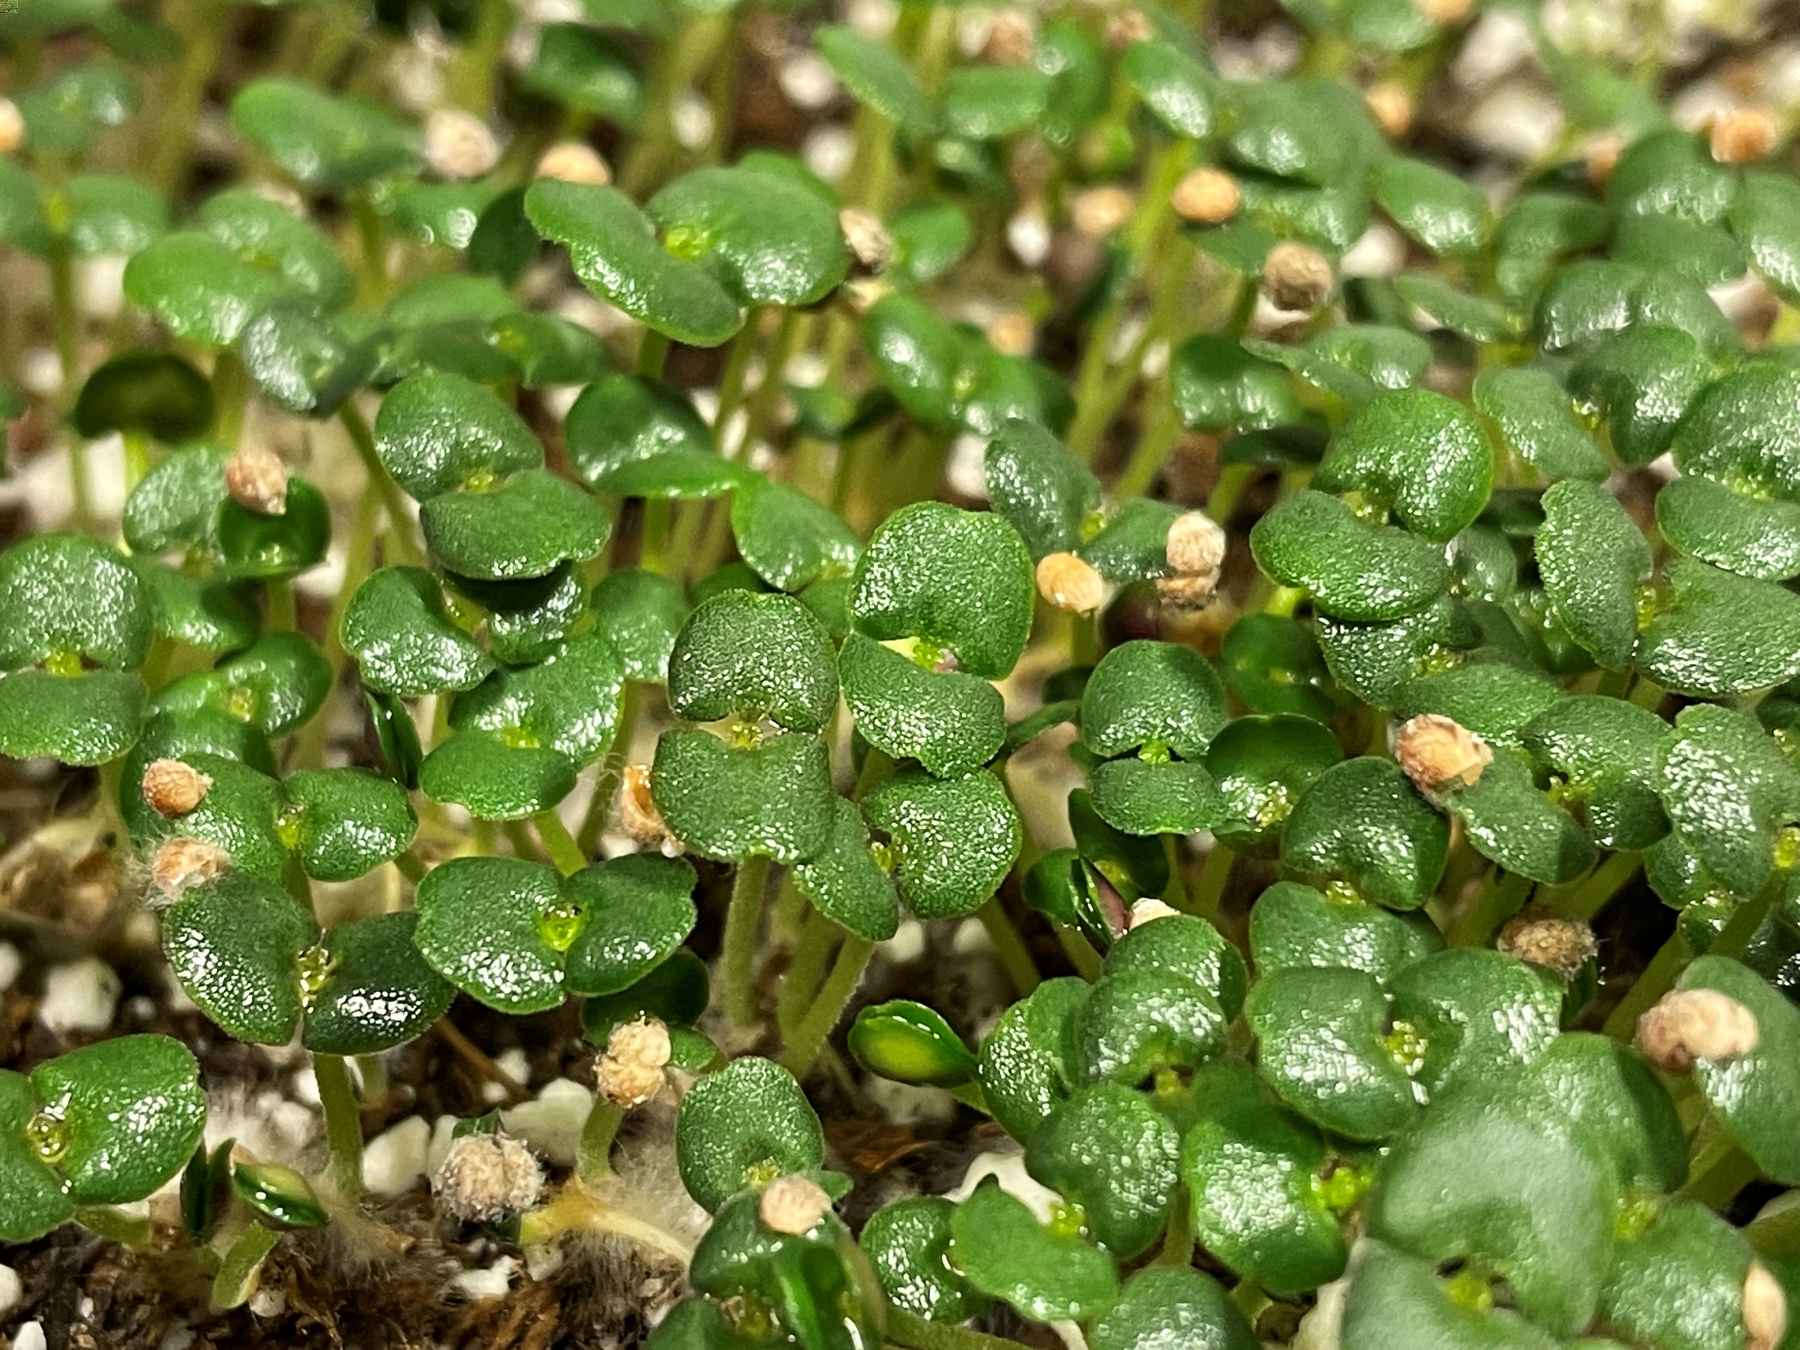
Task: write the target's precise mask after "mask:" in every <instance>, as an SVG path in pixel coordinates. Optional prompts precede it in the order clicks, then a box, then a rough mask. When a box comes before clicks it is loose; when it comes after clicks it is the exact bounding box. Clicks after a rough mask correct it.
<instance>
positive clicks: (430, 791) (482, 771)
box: [419, 731, 580, 820]
mask: <svg viewBox="0 0 1800 1350" xmlns="http://www.w3.org/2000/svg"><path fill="white" fill-rule="evenodd" d="M579 770H580V765H578V764H576V762H575V761H574V760H572V759H570V758H569V757H568V756H567V755H565V754H563V753H562V752H561V751H560V750H555V749H552V748H551V747H549V746H545V745H535V746H533V745H516V744H510V743H509V740H508V738H507V737H505V736H503V735H500V734H496V733H493V732H486V731H465V732H460V733H458V734H457V735H454V736H452V737H450V738H449V739H448V740H446V741H444V742H443V743H442V744H441V745H438V746H436V747H434V748H433V750H432V751H431V753H430V754H429V755H427V756H425V760H424V762H423V763H422V764H420V765H419V788H420V790H421V791H422V792H424V794H425V795H426V796H427V797H429V798H431V800H432V801H434V802H453V803H455V804H456V805H458V806H463V807H467V808H468V811H469V814H470V815H472V816H474V817H475V819H477V820H522V819H524V818H525V817H526V816H531V815H536V814H537V813H538V812H539V811H546V810H549V809H550V808H551V807H553V806H555V805H556V804H557V803H558V802H560V801H561V800H562V799H563V798H564V797H566V796H568V795H569V793H570V792H571V791H572V790H573V789H574V787H575V779H576V777H577V774H578V772H579Z"/></svg>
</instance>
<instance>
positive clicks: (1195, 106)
mask: <svg viewBox="0 0 1800 1350" xmlns="http://www.w3.org/2000/svg"><path fill="white" fill-rule="evenodd" d="M1123 65H1124V72H1125V78H1126V79H1128V80H1130V81H1131V85H1132V87H1133V88H1134V89H1136V90H1137V94H1138V97H1139V98H1141V99H1142V100H1143V101H1144V106H1145V107H1147V108H1149V109H1150V111H1151V112H1153V113H1155V114H1156V117H1157V120H1158V121H1160V122H1161V123H1162V124H1163V125H1164V126H1165V127H1167V128H1168V129H1169V130H1170V131H1172V132H1173V133H1174V134H1175V135H1177V136H1185V137H1188V138H1190V139H1192V140H1204V139H1205V138H1206V137H1207V136H1209V135H1210V134H1211V133H1212V129H1213V104H1214V99H1215V94H1214V85H1215V84H1216V80H1215V78H1214V77H1213V76H1212V75H1211V74H1210V73H1209V72H1208V71H1207V69H1206V67H1205V66H1203V65H1201V64H1200V62H1198V61H1196V60H1195V59H1194V58H1193V57H1192V56H1190V55H1189V54H1188V53H1187V52H1185V51H1183V50H1182V49H1181V48H1180V47H1178V46H1177V45H1175V44H1174V43H1172V42H1163V41H1159V40H1157V39H1151V40H1150V41H1148V42H1136V43H1133V44H1132V45H1131V47H1130V48H1129V49H1127V51H1126V53H1125V60H1124V63H1123Z"/></svg>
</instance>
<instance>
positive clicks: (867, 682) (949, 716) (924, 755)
mask: <svg viewBox="0 0 1800 1350" xmlns="http://www.w3.org/2000/svg"><path fill="white" fill-rule="evenodd" d="M838 676H839V678H840V679H841V680H842V681H843V686H844V699H845V702H846V703H847V704H848V705H849V708H850V711H851V713H852V715H854V716H855V718H856V729H857V730H858V731H859V732H860V733H861V734H862V735H863V737H864V738H865V739H867V740H868V741H869V743H870V744H871V745H874V746H875V747H876V748H878V749H880V750H882V751H885V752H886V753H887V754H889V755H892V756H893V757H895V758H896V759H916V760H918V761H919V762H920V763H921V764H923V765H924V766H925V768H926V770H927V771H928V772H930V773H932V774H934V775H936V776H937V777H939V778H959V777H961V776H962V775H963V774H966V773H972V772H973V771H975V770H976V769H979V768H980V767H981V766H982V765H983V764H986V763H987V762H988V761H989V760H990V759H992V758H993V757H994V755H995V753H996V752H998V750H999V749H1000V746H1001V744H1002V743H1003V742H1004V741H1005V739H1006V709H1005V705H1004V703H1003V702H1002V700H1001V698H1000V692H999V690H997V689H995V688H994V686H993V685H991V684H989V683H988V682H987V681H986V680H982V679H978V678H976V677H975V676H973V675H965V674H962V673H961V672H960V671H948V672H944V673H942V674H939V673H935V672H933V671H930V670H927V669H925V668H924V667H923V666H921V665H919V664H918V663H917V662H916V661H912V660H909V659H907V658H906V657H905V656H902V655H901V654H900V653H898V652H896V651H892V650H890V649H889V648H887V647H884V646H882V645H881V644H880V643H879V642H875V641H872V640H871V639H869V638H866V637H863V636H862V635H861V634H860V633H852V634H851V635H850V636H849V637H848V638H846V639H845V640H844V647H843V651H842V653H841V655H840V656H839V658H838Z"/></svg>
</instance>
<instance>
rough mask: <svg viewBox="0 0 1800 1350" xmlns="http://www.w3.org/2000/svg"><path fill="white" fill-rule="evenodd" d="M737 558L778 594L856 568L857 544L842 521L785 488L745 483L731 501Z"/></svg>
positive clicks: (757, 480) (759, 481)
mask: <svg viewBox="0 0 1800 1350" xmlns="http://www.w3.org/2000/svg"><path fill="white" fill-rule="evenodd" d="M731 533H732V537H733V538H734V539H736V541H737V547H738V555H739V556H740V557H742V558H743V560H744V561H745V562H747V563H749V564H750V566H751V567H752V568H754V569H755V571H756V574H757V575H758V576H759V577H761V578H762V579H763V580H764V581H766V582H768V583H769V585H771V586H773V587H774V588H775V589H776V590H779V591H800V590H804V589H805V588H806V587H808V586H810V585H812V583H813V582H815V581H817V580H819V579H820V578H821V577H832V576H843V575H846V574H848V573H849V571H850V569H851V568H853V567H855V566H856V558H857V555H858V554H859V553H861V552H862V541H861V540H860V539H858V538H857V537H856V532H855V531H854V530H852V529H851V528H850V527H849V525H847V524H845V522H844V520H843V518H842V517H841V516H839V515H838V514H837V513H836V512H834V511H832V510H830V509H828V508H827V507H823V506H820V505H819V504H818V503H817V502H815V501H814V500H813V499H812V498H811V497H808V496H807V495H806V494H805V493H804V492H800V491H797V490H796V489H794V488H791V487H788V486H787V485H786V484H785V483H771V482H769V481H768V480H767V479H762V478H753V479H749V480H748V481H746V482H745V483H744V485H743V486H742V487H740V488H739V489H738V490H737V491H736V492H735V493H734V494H733V496H732V499H731Z"/></svg>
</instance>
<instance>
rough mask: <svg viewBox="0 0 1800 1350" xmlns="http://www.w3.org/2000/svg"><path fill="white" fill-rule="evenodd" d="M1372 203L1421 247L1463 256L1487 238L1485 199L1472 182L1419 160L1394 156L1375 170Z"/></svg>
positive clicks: (1477, 249) (1442, 254)
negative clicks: (1373, 201)
mask: <svg viewBox="0 0 1800 1350" xmlns="http://www.w3.org/2000/svg"><path fill="white" fill-rule="evenodd" d="M1374 195H1375V202H1376V205H1378V206H1380V207H1381V209H1382V210H1383V211H1385V212H1387V214H1388V215H1389V216H1390V217H1391V218H1392V219H1393V222H1394V224H1396V225H1398V226H1399V227H1400V229H1401V230H1402V231H1403V232H1404V233H1405V234H1407V235H1408V236H1410V237H1411V238H1412V239H1413V240H1414V241H1415V242H1417V243H1418V244H1419V245H1420V246H1421V247H1423V248H1425V249H1427V250H1429V251H1430V252H1432V253H1435V254H1437V255H1438V256H1439V257H1442V258H1468V257H1472V256H1474V255H1475V254H1477V253H1479V252H1480V251H1481V248H1482V245H1483V244H1485V243H1486V242H1487V235H1488V229H1489V226H1490V224H1491V218H1490V216H1489V213H1488V204H1487V198H1486V197H1485V196H1484V195H1483V194H1482V191H1481V189H1480V188H1478V187H1476V186H1475V185H1474V184H1473V183H1470V182H1468V181H1467V180H1465V179H1463V178H1461V177H1459V176H1457V175H1456V174H1453V173H1451V172H1450V171H1449V170H1447V169H1440V168H1439V167H1438V166H1437V165H1435V164H1428V163H1426V162H1425V161H1424V160H1419V159H1409V158H1407V157H1405V156H1402V155H1394V156H1392V157H1390V158H1388V159H1386V160H1384V161H1383V162H1382V163H1381V165H1380V166H1379V167H1378V168H1377V169H1376V170H1375V184H1374Z"/></svg>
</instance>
